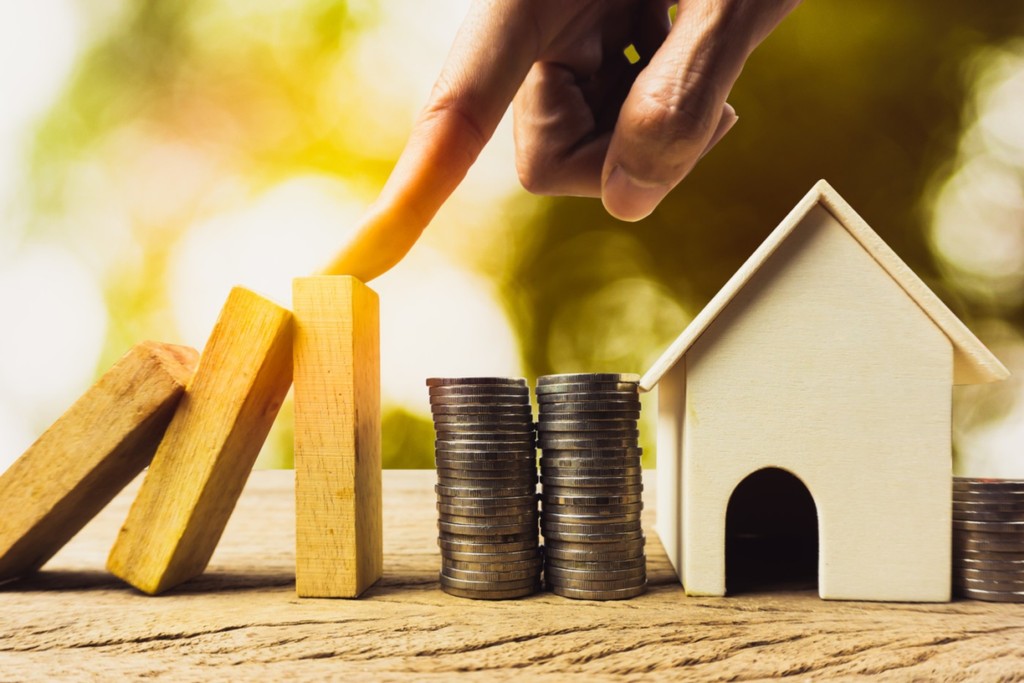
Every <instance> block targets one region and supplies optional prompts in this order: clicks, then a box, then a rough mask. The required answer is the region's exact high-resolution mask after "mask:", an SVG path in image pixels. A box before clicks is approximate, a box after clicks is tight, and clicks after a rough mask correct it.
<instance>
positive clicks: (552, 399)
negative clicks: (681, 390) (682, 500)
mask: <svg viewBox="0 0 1024 683" xmlns="http://www.w3.org/2000/svg"><path fill="white" fill-rule="evenodd" d="M639 382H640V377H639V376H638V375H631V374H611V373H604V374H600V373H599V374H573V375H547V376H545V377H541V378H540V379H538V380H537V402H538V405H539V406H540V416H539V421H538V423H537V432H538V440H539V441H538V445H540V447H541V449H542V450H541V460H540V467H541V476H540V478H541V485H542V492H541V508H542V509H541V530H542V532H543V534H544V558H545V564H544V580H545V583H546V584H547V586H548V587H549V588H550V589H551V590H552V591H553V592H554V593H556V594H557V595H561V596H564V597H567V598H579V599H583V600H621V599H625V598H632V597H634V596H637V595H640V594H642V593H643V592H644V591H645V590H646V589H647V558H646V556H645V555H644V534H643V530H642V528H641V526H640V512H641V510H642V509H643V501H642V497H641V494H642V492H643V483H642V479H641V470H640V455H641V450H640V447H639V444H638V438H639V435H640V432H639V430H638V427H637V420H638V419H639V418H640V389H639Z"/></svg>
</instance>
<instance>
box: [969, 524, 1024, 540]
mask: <svg viewBox="0 0 1024 683" xmlns="http://www.w3.org/2000/svg"><path fill="white" fill-rule="evenodd" d="M953 528H954V529H963V530H964V531H985V532H988V533H1003V534H1015V535H1020V538H1021V540H1022V541H1024V522H966V521H962V520H958V519H954V520H953Z"/></svg>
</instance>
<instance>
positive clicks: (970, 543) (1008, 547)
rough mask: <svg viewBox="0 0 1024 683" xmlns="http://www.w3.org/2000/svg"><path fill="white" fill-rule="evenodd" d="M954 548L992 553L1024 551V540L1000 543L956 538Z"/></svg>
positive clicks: (956, 550) (959, 550) (957, 550)
mask: <svg viewBox="0 0 1024 683" xmlns="http://www.w3.org/2000/svg"><path fill="white" fill-rule="evenodd" d="M953 548H954V551H955V552H958V553H959V552H964V549H970V550H980V551H982V552H990V553H1024V542H1021V541H1010V542H1007V543H1000V542H999V541H991V540H987V539H983V540H978V539H971V540H960V541H957V540H956V539H954V541H953Z"/></svg>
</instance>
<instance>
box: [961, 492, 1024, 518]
mask: <svg viewBox="0 0 1024 683" xmlns="http://www.w3.org/2000/svg"><path fill="white" fill-rule="evenodd" d="M959 512H1024V496H1021V498H1020V501H1019V502H1016V503H999V502H989V501H986V500H978V501H973V502H966V503H964V502H960V501H957V500H954V501H953V515H954V516H955V515H956V514H957V513H959Z"/></svg>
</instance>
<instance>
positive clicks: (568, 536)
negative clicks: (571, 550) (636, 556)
mask: <svg viewBox="0 0 1024 683" xmlns="http://www.w3.org/2000/svg"><path fill="white" fill-rule="evenodd" d="M543 534H544V540H545V541H546V542H551V541H558V542H563V541H564V542H567V543H618V542H619V541H632V540H636V539H639V538H643V535H644V532H643V531H640V530H637V531H622V532H614V533H606V534H597V533H570V532H563V531H555V530H553V529H544V530H543ZM550 545H551V546H552V548H554V547H557V545H558V544H557V543H551V544H550Z"/></svg>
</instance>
